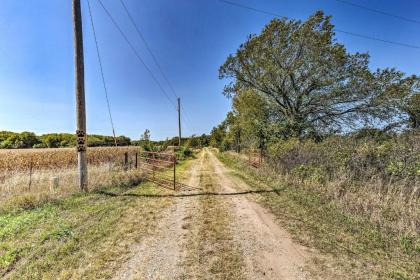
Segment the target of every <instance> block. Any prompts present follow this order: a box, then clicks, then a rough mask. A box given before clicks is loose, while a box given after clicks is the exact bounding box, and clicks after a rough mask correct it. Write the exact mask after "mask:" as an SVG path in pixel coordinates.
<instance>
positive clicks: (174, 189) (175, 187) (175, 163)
mask: <svg viewBox="0 0 420 280" xmlns="http://www.w3.org/2000/svg"><path fill="white" fill-rule="evenodd" d="M173 158H174V190H176V155H174V156H173Z"/></svg>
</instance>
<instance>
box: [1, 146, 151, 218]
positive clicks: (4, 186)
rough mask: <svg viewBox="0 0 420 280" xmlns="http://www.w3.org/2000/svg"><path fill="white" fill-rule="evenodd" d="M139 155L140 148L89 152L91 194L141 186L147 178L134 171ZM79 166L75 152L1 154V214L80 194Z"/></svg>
mask: <svg viewBox="0 0 420 280" xmlns="http://www.w3.org/2000/svg"><path fill="white" fill-rule="evenodd" d="M136 152H138V147H98V148H89V149H88V152H87V156H88V166H89V168H88V182H89V190H98V189H101V188H104V187H109V186H120V185H127V186H128V185H132V184H136V183H138V182H140V181H141V180H142V179H143V176H144V174H143V172H142V171H141V170H140V169H135V168H134V162H135V154H136ZM125 153H127V154H128V161H127V162H125ZM76 165H77V154H76V152H75V150H74V149H72V148H68V149H67V148H63V149H61V148H60V149H20V150H0V211H5V210H11V209H19V208H31V207H34V206H36V205H38V204H40V203H43V202H45V201H49V200H55V199H59V198H62V197H64V196H66V195H69V194H72V193H75V192H78V191H79V189H78V173H77V170H76Z"/></svg>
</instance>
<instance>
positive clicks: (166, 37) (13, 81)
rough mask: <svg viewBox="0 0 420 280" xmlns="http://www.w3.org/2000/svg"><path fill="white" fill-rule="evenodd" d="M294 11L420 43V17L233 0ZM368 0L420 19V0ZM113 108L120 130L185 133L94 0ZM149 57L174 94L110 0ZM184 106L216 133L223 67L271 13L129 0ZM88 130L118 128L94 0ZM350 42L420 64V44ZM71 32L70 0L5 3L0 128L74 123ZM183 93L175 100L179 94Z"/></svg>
mask: <svg viewBox="0 0 420 280" xmlns="http://www.w3.org/2000/svg"><path fill="white" fill-rule="evenodd" d="M232 1H233V2H237V3H241V4H243V5H248V6H252V7H255V8H258V9H263V10H268V11H272V12H275V13H278V14H281V15H284V16H286V17H290V18H296V19H306V18H307V17H308V16H309V15H311V14H313V13H314V12H315V11H316V10H318V9H322V10H324V11H325V13H326V14H329V15H332V16H333V19H332V21H333V23H334V24H335V25H336V28H338V29H343V30H347V31H350V32H355V33H360V34H365V35H369V36H374V37H378V38H382V39H385V40H392V41H397V42H404V43H407V44H412V45H420V25H419V24H415V23H409V22H405V21H402V20H399V19H396V18H392V17H387V16H383V15H380V14H375V13H372V12H369V11H366V10H362V9H358V8H356V7H351V6H348V5H344V4H342V3H339V2H337V1H334V0H276V1H257V0H232ZM351 1H352V2H354V3H358V4H361V5H364V6H369V7H372V8H375V9H379V10H382V11H386V12H389V13H393V14H396V15H400V16H404V17H407V18H413V19H416V20H419V21H420V1H414V0H412V1H408V0H405V1H391V0H388V1H384V0H383V1H379V0H372V1H362V0H351ZM91 3H92V8H93V15H94V21H95V25H96V31H97V35H98V40H99V44H100V50H101V53H102V58H103V66H104V74H105V79H106V81H107V86H108V91H109V98H110V100H111V110H112V114H113V117H114V123H115V129H116V132H117V134H118V135H121V134H124V135H127V136H130V137H132V138H133V139H137V138H139V135H140V134H141V133H142V132H143V131H144V130H145V129H146V128H148V129H150V130H151V134H152V138H153V139H164V138H166V137H172V136H175V135H176V133H177V119H176V116H177V115H176V111H175V109H174V107H173V105H172V104H171V103H169V102H168V101H167V99H166V98H165V97H164V95H163V94H162V93H161V91H160V90H159V88H158V86H157V85H156V83H155V82H154V81H153V79H152V78H151V77H150V74H149V73H148V72H147V71H146V70H145V69H144V67H143V66H142V65H141V64H140V63H139V61H138V60H137V59H136V57H135V55H134V54H133V52H132V50H131V49H130V48H129V47H128V45H127V43H126V42H125V41H123V39H122V37H121V35H120V34H119V33H118V31H117V30H116V29H115V27H114V26H113V25H112V23H111V22H110V20H109V18H107V16H106V14H105V13H104V11H103V10H102V8H101V7H100V5H99V4H98V2H97V0H91ZM103 3H104V5H105V6H106V7H107V8H108V9H109V11H110V12H111V13H112V14H113V16H114V17H115V19H116V20H117V21H118V23H119V24H120V26H121V27H122V29H123V30H124V32H126V34H127V36H128V37H129V38H130V40H131V41H132V42H133V44H134V45H135V46H136V48H137V49H138V52H139V54H140V55H141V56H142V58H143V59H144V60H145V62H146V63H147V65H148V66H149V67H150V68H151V69H152V71H154V73H155V75H156V77H157V78H158V79H159V80H160V81H161V83H162V84H163V85H164V86H165V88H166V90H167V92H168V94H169V96H170V97H172V99H175V98H174V96H172V94H171V93H170V90H169V88H168V87H167V85H166V84H165V82H164V80H163V78H162V77H161V76H160V74H159V72H158V69H157V68H156V66H155V65H154V64H153V60H152V59H151V57H150V56H149V54H148V53H147V51H146V49H145V47H144V45H143V44H142V42H141V41H140V39H139V38H138V37H137V34H136V33H135V30H134V28H133V26H132V25H131V23H130V22H129V20H128V18H127V17H126V15H125V13H124V10H123V8H122V6H121V5H120V3H119V1H118V0H103ZM125 3H126V5H127V7H128V8H129V10H130V11H131V13H132V14H133V16H134V19H135V21H136V22H137V24H138V25H139V27H140V29H141V31H142V32H143V34H144V36H145V38H146V39H147V41H148V43H149V45H150V47H151V49H152V50H153V52H154V53H155V55H156V57H157V59H158V61H159V62H160V65H161V66H162V68H163V70H164V72H165V73H166V76H167V77H168V79H169V80H170V82H171V84H172V86H173V87H174V89H175V91H176V94H177V95H178V96H180V97H181V99H182V103H183V107H184V108H185V111H186V114H187V116H186V119H184V124H183V134H184V135H191V134H202V133H208V132H209V131H210V130H211V128H212V127H213V126H215V125H217V124H218V123H220V122H221V121H222V120H223V119H224V117H225V115H226V113H227V112H228V111H229V109H230V101H229V100H228V99H226V98H225V97H224V96H223V95H222V94H221V92H222V89H223V86H224V84H225V81H220V80H219V79H218V68H219V66H220V65H221V64H222V63H223V62H224V60H225V59H226V57H227V55H228V54H230V53H233V52H235V50H236V49H237V48H238V46H239V45H240V44H241V43H242V42H243V41H244V40H245V39H246V36H247V35H249V34H250V33H259V32H260V31H261V29H262V28H263V26H264V25H265V24H266V23H267V22H268V21H269V20H270V19H271V18H272V16H269V15H265V14H260V13H256V12H253V11H250V10H246V9H241V8H238V7H234V6H231V5H227V4H225V3H222V2H219V1H218V0H125ZM82 9H83V21H84V22H83V24H84V38H85V42H84V43H85V46H84V49H85V75H86V76H85V77H86V102H87V127H88V133H95V134H107V135H110V134H111V127H110V123H109V120H108V115H107V108H106V101H105V96H104V91H103V88H102V84H101V80H100V72H99V65H98V62H97V57H96V51H95V45H94V41H93V34H92V30H91V26H90V22H89V17H88V10H87V2H86V0H82ZM337 39H338V40H339V41H340V42H342V43H344V44H345V46H346V47H347V48H348V50H349V51H350V52H356V51H359V52H369V54H370V55H371V67H372V69H375V68H378V67H379V68H383V67H396V68H397V69H399V70H402V71H404V72H406V73H407V74H417V75H418V74H420V49H410V48H404V47H400V46H395V45H389V44H385V43H381V42H376V41H370V40H366V39H362V38H357V37H352V36H349V35H346V34H341V33H337ZM73 67H74V66H73V33H72V14H71V1H70V0H38V1H16V0H2V7H1V9H0V130H11V131H25V130H26V131H34V132H36V133H39V134H41V133H48V132H71V133H72V132H74V131H75V110H74V107H75V97H74V69H73ZM174 101H175V100H174Z"/></svg>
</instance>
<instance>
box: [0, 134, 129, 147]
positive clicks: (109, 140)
mask: <svg viewBox="0 0 420 280" xmlns="http://www.w3.org/2000/svg"><path fill="white" fill-rule="evenodd" d="M87 138H88V146H89V147H98V146H114V145H115V142H114V138H113V137H112V136H104V135H96V134H92V135H88V137H87ZM116 141H117V145H118V146H129V145H130V144H131V139H130V138H128V137H126V136H118V137H116ZM74 146H76V136H75V135H74V134H70V133H48V134H43V135H41V136H36V135H35V133H33V132H22V133H15V132H9V131H0V149H25V148H64V147H74Z"/></svg>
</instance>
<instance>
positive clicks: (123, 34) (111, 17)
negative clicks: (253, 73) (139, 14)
mask: <svg viewBox="0 0 420 280" xmlns="http://www.w3.org/2000/svg"><path fill="white" fill-rule="evenodd" d="M98 2H99V4H100V5H101V6H102V8H103V9H104V11H105V13H106V14H107V15H108V17H109V18H110V19H111V22H112V23H113V24H114V26H115V27H116V28H117V30H118V31H119V33H120V34H121V36H122V37H123V38H124V40H125V41H126V42H127V44H128V45H129V46H130V48H131V49H132V51H133V52H134V54H135V55H136V57H137V58H138V60H139V61H140V62H141V64H142V65H143V66H144V68H146V70H147V72H149V74H150V76H151V77H152V79H153V80H154V81H155V83H156V84H157V85H158V87H159V89H160V90H161V91H162V93H163V94H164V96H165V97H166V99H168V101H169V102H170V103H171V104H172V105H173V106H174V108H175V110H176V108H177V106H176V105H175V103H174V102H173V101H172V99H171V98H170V97H169V95H168V94H167V93H166V91H165V89H164V88H163V86H162V84H161V83H160V82H159V80H158V79H157V78H156V76H155V75H154V74H153V72H152V70H151V69H150V68H149V67H148V66H147V64H146V63H145V62H144V60H143V59H142V58H141V56H140V54H139V53H138V52H137V50H136V48H135V47H134V45H133V44H132V43H131V42H130V40H129V39H128V37H127V35H126V34H125V33H124V31H122V29H121V28H120V26H119V25H118V23H117V22H116V21H115V19H114V17H113V16H112V15H111V13H110V12H109V11H108V9H107V8H106V7H105V6H104V4H103V3H102V1H101V0H98Z"/></svg>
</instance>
